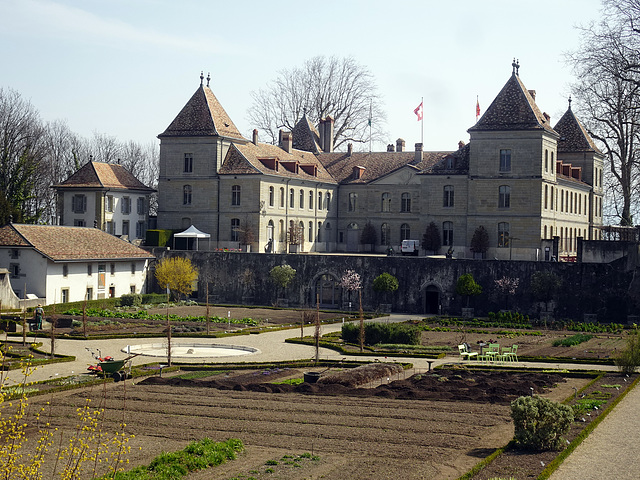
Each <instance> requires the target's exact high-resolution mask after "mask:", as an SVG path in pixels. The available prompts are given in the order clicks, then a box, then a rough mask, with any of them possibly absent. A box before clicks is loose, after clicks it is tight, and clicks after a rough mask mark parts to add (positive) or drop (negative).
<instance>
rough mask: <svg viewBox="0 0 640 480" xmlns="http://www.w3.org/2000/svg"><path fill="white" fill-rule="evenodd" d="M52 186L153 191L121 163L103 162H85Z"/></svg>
mask: <svg viewBox="0 0 640 480" xmlns="http://www.w3.org/2000/svg"><path fill="white" fill-rule="evenodd" d="M53 188H77V189H86V188H108V189H127V190H139V191H144V192H154V191H155V190H154V189H153V188H150V187H147V186H146V185H145V184H143V183H142V182H141V181H140V180H138V179H137V178H136V177H134V176H133V174H132V173H131V172H129V171H128V170H127V169H126V168H124V167H123V166H122V165H118V164H115V163H104V162H87V163H86V164H84V165H83V166H82V167H81V168H80V170H78V171H77V172H76V173H74V174H73V175H71V176H70V177H69V178H68V179H66V180H65V181H64V182H62V183H61V184H59V185H53Z"/></svg>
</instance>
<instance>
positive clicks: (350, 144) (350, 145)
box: [347, 143, 353, 157]
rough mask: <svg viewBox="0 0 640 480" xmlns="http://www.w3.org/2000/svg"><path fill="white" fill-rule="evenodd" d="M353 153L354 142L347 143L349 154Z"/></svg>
mask: <svg viewBox="0 0 640 480" xmlns="http://www.w3.org/2000/svg"><path fill="white" fill-rule="evenodd" d="M352 154H353V143H349V144H348V145H347V155H348V156H349V157H350V156H351V155H352Z"/></svg>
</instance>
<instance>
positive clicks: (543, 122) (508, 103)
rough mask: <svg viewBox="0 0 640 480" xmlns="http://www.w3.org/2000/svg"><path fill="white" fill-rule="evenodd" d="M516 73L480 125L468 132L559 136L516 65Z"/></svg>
mask: <svg viewBox="0 0 640 480" xmlns="http://www.w3.org/2000/svg"><path fill="white" fill-rule="evenodd" d="M513 67H514V68H513V73H512V75H511V78H509V80H508V81H507V83H506V84H505V86H504V87H502V90H501V91H500V93H498V96H497V97H496V98H495V99H494V100H493V103H492V104H491V105H490V106H489V108H487V110H486V112H485V113H484V115H482V117H481V118H480V120H478V122H477V123H476V124H475V125H474V126H473V127H471V128H470V129H469V130H468V132H473V131H485V130H490V131H498V130H538V129H544V130H547V131H549V132H551V133H556V132H555V130H553V128H552V127H551V125H550V124H549V118H548V117H546V116H545V115H544V114H543V113H542V112H541V111H540V109H539V108H538V106H537V105H536V102H535V100H534V98H533V96H532V95H531V93H530V92H529V91H528V90H527V89H526V88H525V86H524V84H523V83H522V81H521V80H520V76H519V75H518V71H517V68H519V65H518V64H516V63H515V62H514V64H513Z"/></svg>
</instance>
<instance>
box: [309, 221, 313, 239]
mask: <svg viewBox="0 0 640 480" xmlns="http://www.w3.org/2000/svg"><path fill="white" fill-rule="evenodd" d="M309 241H310V242H313V222H309Z"/></svg>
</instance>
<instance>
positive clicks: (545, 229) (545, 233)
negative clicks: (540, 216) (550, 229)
mask: <svg viewBox="0 0 640 480" xmlns="http://www.w3.org/2000/svg"><path fill="white" fill-rule="evenodd" d="M542 238H543V239H545V240H546V238H547V226H546V225H545V226H544V236H543V237H542Z"/></svg>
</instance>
